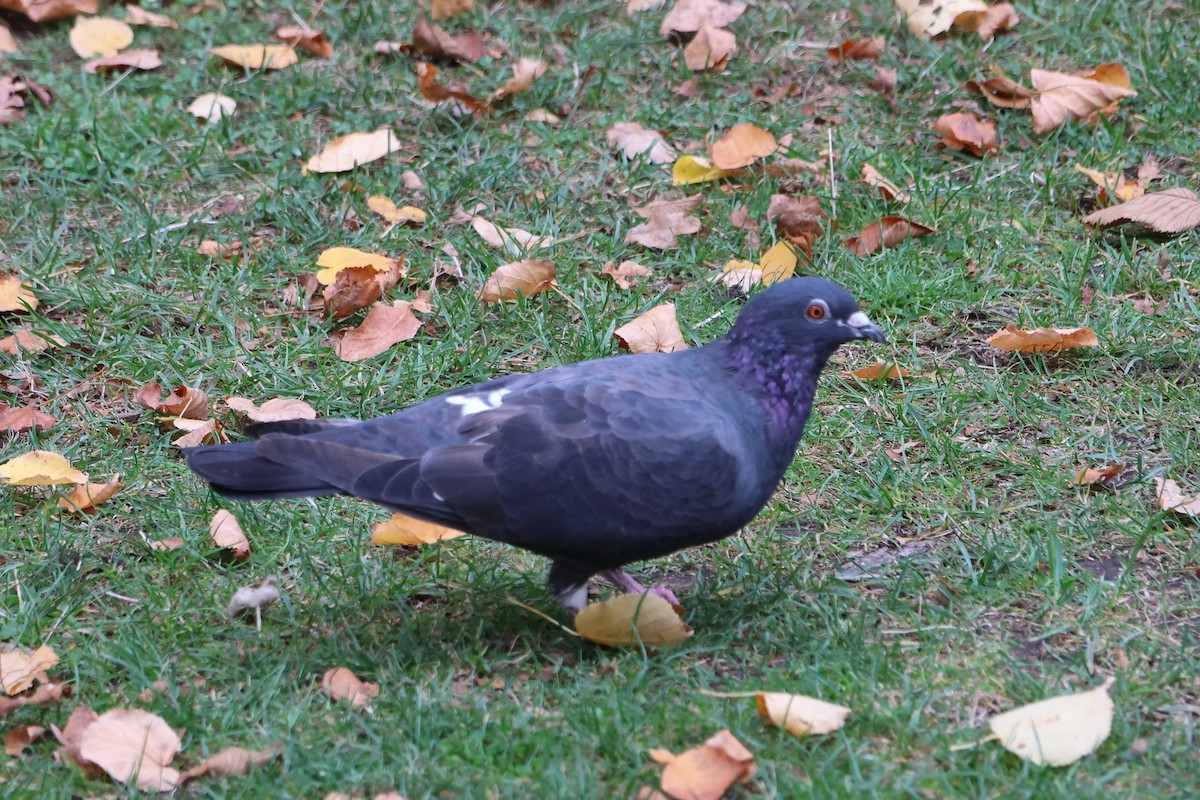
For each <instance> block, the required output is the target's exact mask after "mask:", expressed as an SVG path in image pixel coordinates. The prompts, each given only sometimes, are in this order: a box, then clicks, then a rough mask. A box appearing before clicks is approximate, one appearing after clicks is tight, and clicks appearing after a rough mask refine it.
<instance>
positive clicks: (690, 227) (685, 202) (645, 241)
mask: <svg viewBox="0 0 1200 800" xmlns="http://www.w3.org/2000/svg"><path fill="white" fill-rule="evenodd" d="M703 202H704V198H703V196H701V195H698V194H697V195H692V196H691V197H683V198H680V199H678V200H655V201H653V202H651V203H647V204H646V205H644V206H642V207H641V208H635V209H634V210H633V211H634V213H635V214H637V215H638V216H639V217H642V218H644V219H645V220H646V221H645V222H644V223H642V224H641V225H636V226H634V227H633V228H630V229H629V231H628V232H627V233H626V234H625V244H640V245H642V246H643V247H651V248H654V249H655V250H667V249H670V248H672V247H677V246H678V245H679V240H678V239H677V238H676V237H677V236H679V235H686V234H692V233H696V232H698V231H699V230H700V220H699V219H698V218H697V217H693V216H690V214H691V212H693V211H695V210H696V209H697V208H699V207H700V204H701V203H703Z"/></svg>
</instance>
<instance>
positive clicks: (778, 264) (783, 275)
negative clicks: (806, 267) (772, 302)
mask: <svg viewBox="0 0 1200 800" xmlns="http://www.w3.org/2000/svg"><path fill="white" fill-rule="evenodd" d="M758 266H759V269H761V270H762V282H763V285H764V286H770V285H771V284H772V283H777V282H778V281H786V280H787V279H788V278H790V277H792V275H794V274H795V273H796V251H795V250H793V249H792V248H791V247H790V246H789V245H788V243H787V242H778V243H777V244H775V245H774V246H773V247H771V248H770V249H769V250H767V252H765V253H763V254H762V258H760V259H759V260H758Z"/></svg>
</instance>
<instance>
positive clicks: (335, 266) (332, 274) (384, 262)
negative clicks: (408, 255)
mask: <svg viewBox="0 0 1200 800" xmlns="http://www.w3.org/2000/svg"><path fill="white" fill-rule="evenodd" d="M400 261H401V259H396V258H392V257H391V256H385V255H381V254H379V253H368V252H366V251H365V250H359V249H357V248H354V247H330V248H327V249H325V250H322V251H321V253H320V255H318V256H317V266H318V267H322V268H323V269H321V270H319V271H318V272H317V282H318V283H320V284H321V285H322V286H332V285H333V284H334V283H336V282H337V278H338V273H340V272H341V271H342V270H346V269H351V268H354V267H370V268H371V269H372V270H374V271H375V272H384V273H386V272H392V271H394V270H395V269H396V265H397V264H398V263H400Z"/></svg>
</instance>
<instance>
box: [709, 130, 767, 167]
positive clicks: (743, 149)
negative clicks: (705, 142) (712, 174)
mask: <svg viewBox="0 0 1200 800" xmlns="http://www.w3.org/2000/svg"><path fill="white" fill-rule="evenodd" d="M778 147H779V145H778V143H777V142H776V141H775V137H774V136H772V135H771V134H770V133H768V132H767V131H764V130H763V129H762V128H760V127H758V126H757V125H751V124H749V123H742V124H740V125H734V126H733V127H732V128H730V129H729V131H728V133H726V134H725V135H724V136H722V137H721V138H720V139H718V140H717V141H715V142H713V144H712V147H711V148H710V153H709V154H710V155H711V156H712V164H713V166H714V167H716V168H717V169H723V170H732V169H738V168H740V167H747V166H749V165H751V164H753V163H754V162H755V161H758V160H759V159H761V158H766V157H767V156H769V155H771V154H772V153H774V152H775V150H776V149H778Z"/></svg>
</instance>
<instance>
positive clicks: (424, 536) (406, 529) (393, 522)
mask: <svg viewBox="0 0 1200 800" xmlns="http://www.w3.org/2000/svg"><path fill="white" fill-rule="evenodd" d="M464 535H465V534H464V533H463V532H462V531H456V530H455V529H454V528H447V527H446V526H445V525H438V524H436V523H433V522H425V521H424V520H420V519H416V518H414V517H410V516H407V515H405V514H392V516H390V517H388V518H387V519H385V520H384V521H383V522H380V523H379V524H377V525H376V526H375V527H374V528H373V529H372V530H371V541H372V542H374V543H375V544H407V545H413V544H433V543H434V542H440V541H444V540H446V539H457V538H458V537H459V536H464Z"/></svg>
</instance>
